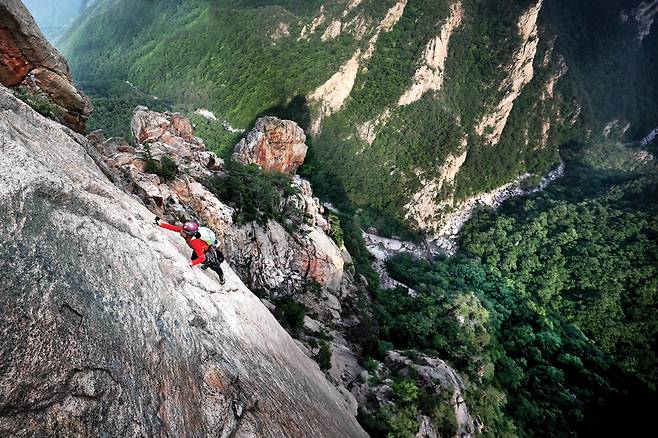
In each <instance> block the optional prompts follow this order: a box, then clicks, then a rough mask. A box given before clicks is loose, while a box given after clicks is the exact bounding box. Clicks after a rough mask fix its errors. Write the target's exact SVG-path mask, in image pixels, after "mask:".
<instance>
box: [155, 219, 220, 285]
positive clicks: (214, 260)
mask: <svg viewBox="0 0 658 438" xmlns="http://www.w3.org/2000/svg"><path fill="white" fill-rule="evenodd" d="M155 225H157V226H159V227H160V228H165V229H167V230H171V231H176V232H177V233H180V235H181V237H182V238H184V239H185V243H187V246H189V247H190V248H192V256H191V261H190V266H197V265H201V269H204V270H205V269H208V268H210V269H212V270H213V271H215V272H216V273H217V275H219V283H220V284H224V283H226V280H225V279H224V272H223V271H222V268H221V263H222V262H223V261H224V255H223V254H222V252H221V251H219V250H218V249H216V248H215V245H208V243H206V242H205V241H204V240H202V239H201V233H199V224H197V223H196V222H185V224H183V226H182V227H179V226H177V225H171V224H168V223H166V222H161V221H160V218H159V217H157V216H156V218H155ZM215 243H216V241H215Z"/></svg>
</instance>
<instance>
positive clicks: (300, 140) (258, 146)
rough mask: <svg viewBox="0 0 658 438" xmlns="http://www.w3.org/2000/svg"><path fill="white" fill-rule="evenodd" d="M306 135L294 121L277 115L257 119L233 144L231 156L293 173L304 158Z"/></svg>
mask: <svg viewBox="0 0 658 438" xmlns="http://www.w3.org/2000/svg"><path fill="white" fill-rule="evenodd" d="M305 142H306V135H305V134H304V130H303V129H302V128H300V127H299V126H298V125H297V124H296V123H295V122H293V121H290V120H280V119H277V118H276V117H263V118H261V119H258V121H257V122H256V126H255V127H254V129H253V130H251V132H249V134H247V138H245V139H242V141H240V143H238V144H237V145H236V146H235V151H234V153H233V159H235V160H236V161H239V162H240V163H243V164H258V165H259V166H260V167H262V168H263V169H264V170H276V171H278V172H283V173H290V174H294V173H295V172H297V168H298V167H299V166H301V165H302V163H303V162H304V159H305V158H306V151H307V149H308V148H307V146H306V143H305Z"/></svg>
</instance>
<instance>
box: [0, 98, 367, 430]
mask: <svg viewBox="0 0 658 438" xmlns="http://www.w3.org/2000/svg"><path fill="white" fill-rule="evenodd" d="M0 139H1V140H0V215H2V217H3V220H2V222H0V254H2V256H0V272H2V276H1V279H0V303H1V304H0V314H1V315H2V317H1V318H0V370H2V372H1V373H0V412H2V415H0V436H12V437H32V436H66V437H89V436H98V437H142V436H162V437H211V436H212V437H218V436H222V437H227V436H240V437H273V438H274V437H283V436H291V437H293V436H294V437H320V436H322V437H365V436H367V435H366V434H365V433H364V432H363V430H362V429H361V428H360V426H359V425H358V423H357V422H356V420H355V418H354V417H353V416H352V415H350V414H349V413H348V411H347V407H346V405H345V403H344V401H343V399H342V397H341V396H340V395H339V394H338V392H337V391H336V390H335V389H334V388H333V387H332V386H331V385H330V384H329V383H328V382H327V381H326V380H325V378H324V375H323V374H322V373H321V372H320V370H319V368H318V366H317V365H316V364H315V363H313V362H312V361H311V360H310V359H309V358H307V357H306V356H305V355H304V354H303V353H302V352H301V351H300V350H299V348H298V347H297V345H296V344H295V342H294V341H293V340H292V339H291V338H290V336H289V335H288V334H287V333H286V332H285V331H284V330H283V329H282V328H281V327H280V326H279V324H278V323H277V322H276V320H275V319H274V318H273V317H272V315H271V314H270V313H269V311H268V310H267V309H266V308H265V307H264V306H263V305H262V304H261V302H260V301H259V300H258V299H257V298H256V297H255V296H254V295H253V294H252V293H251V292H250V291H249V290H248V289H247V288H246V287H245V286H244V285H243V283H242V282H241V281H240V279H239V278H238V277H237V276H236V275H235V273H234V272H233V271H232V270H231V269H230V268H228V267H227V268H226V279H227V282H226V285H225V286H223V287H222V286H220V285H219V283H218V281H217V278H216V276H215V275H214V273H211V272H207V271H202V270H200V269H191V268H189V267H188V266H187V263H186V262H187V260H188V257H189V254H188V251H189V249H188V248H187V246H186V245H185V244H184V242H183V241H182V239H180V237H179V236H177V235H176V234H175V233H171V232H168V231H166V230H162V229H159V228H155V227H154V226H153V225H152V220H153V214H152V213H151V212H150V211H149V210H147V209H146V207H145V206H144V205H143V204H142V203H141V202H140V201H139V200H138V199H136V198H135V197H134V196H132V195H130V194H127V193H125V192H124V191H123V190H121V189H120V188H118V187H117V186H116V185H114V184H113V183H112V182H111V181H110V180H109V179H108V177H107V176H106V174H108V175H110V176H113V175H112V173H111V171H110V170H109V169H108V168H107V166H106V165H105V163H104V162H103V161H102V160H101V159H100V155H99V154H98V152H97V151H96V149H94V148H93V146H91V145H90V144H89V142H88V141H87V140H86V139H85V138H83V137H81V136H79V135H77V134H75V133H73V132H72V131H71V130H69V129H66V128H64V127H62V126H61V125H59V124H57V123H55V122H53V121H50V120H47V119H45V118H44V117H42V116H40V115H39V114H37V113H36V112H34V111H33V110H32V109H31V108H29V107H28V106H27V105H25V104H23V103H22V102H20V101H19V100H17V99H16V98H14V97H13V95H12V94H11V93H10V92H9V91H8V90H7V89H6V88H4V87H2V86H0Z"/></svg>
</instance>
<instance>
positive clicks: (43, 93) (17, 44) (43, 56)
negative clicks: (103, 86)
mask: <svg viewBox="0 0 658 438" xmlns="http://www.w3.org/2000/svg"><path fill="white" fill-rule="evenodd" d="M0 83H1V84H3V85H5V86H7V87H12V88H20V89H21V90H22V91H23V92H26V93H28V94H30V95H33V96H35V97H36V98H38V99H39V100H40V101H43V102H47V105H49V106H51V107H52V111H51V112H52V113H53V114H54V115H56V118H57V119H58V120H59V121H60V122H62V123H64V124H65V125H66V126H68V127H70V128H71V129H73V130H74V131H77V132H82V131H83V130H84V128H85V123H86V121H87V118H88V117H89V114H91V110H92V108H91V103H90V101H89V99H88V98H87V97H86V96H85V95H84V94H83V93H82V92H80V91H79V90H77V89H76V87H75V85H74V84H73V80H72V79H71V72H70V70H69V66H68V64H67V63H66V60H65V59H64V57H63V56H62V55H61V54H60V53H59V52H58V51H57V50H56V49H55V48H54V47H53V46H52V45H51V44H50V43H49V42H48V40H46V38H45V37H44V36H43V35H42V34H41V31H40V30H39V28H38V27H37V24H36V22H35V21H34V18H32V15H30V13H29V11H28V10H27V9H26V8H25V6H24V5H23V3H22V2H21V1H20V0H0Z"/></svg>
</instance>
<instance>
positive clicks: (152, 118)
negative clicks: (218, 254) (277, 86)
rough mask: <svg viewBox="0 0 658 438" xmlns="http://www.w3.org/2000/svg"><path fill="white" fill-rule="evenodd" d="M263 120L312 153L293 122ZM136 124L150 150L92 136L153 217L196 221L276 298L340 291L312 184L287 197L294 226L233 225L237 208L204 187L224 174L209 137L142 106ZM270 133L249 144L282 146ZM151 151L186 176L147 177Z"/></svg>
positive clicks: (339, 267) (250, 279)
mask: <svg viewBox="0 0 658 438" xmlns="http://www.w3.org/2000/svg"><path fill="white" fill-rule="evenodd" d="M261 121H262V122H261V127H262V126H266V127H267V126H273V127H274V129H276V127H281V126H282V127H284V128H283V130H284V132H293V133H294V136H288V137H289V138H291V139H293V140H291V141H290V143H288V144H289V146H290V145H292V146H290V149H293V150H294V149H304V150H305V149H306V145H304V144H303V143H301V144H300V143H299V142H300V141H303V139H304V134H303V132H301V129H300V128H299V127H297V125H296V124H294V122H290V121H282V120H279V119H275V118H267V120H266V119H262V120H261ZM131 126H132V132H133V136H134V140H135V142H136V143H143V145H141V144H140V145H139V146H137V147H133V146H130V145H129V144H127V143H126V142H125V141H122V140H121V139H115V138H112V139H109V140H105V139H104V138H103V137H102V135H101V134H100V133H93V134H92V135H91V136H90V139H91V140H92V144H93V145H94V146H95V147H96V149H97V151H98V152H99V154H100V155H101V156H102V157H103V158H104V161H105V164H106V165H107V167H108V168H109V171H110V173H111V175H112V178H113V179H114V180H115V182H116V183H117V184H118V185H119V186H120V187H121V188H123V189H124V190H126V191H127V192H129V193H134V194H135V195H137V196H138V197H139V198H140V199H141V200H142V201H143V202H144V203H145V204H146V205H147V206H148V207H149V208H150V209H151V211H152V212H153V213H154V214H158V215H160V216H162V217H166V218H168V220H171V221H179V222H183V221H185V220H189V219H192V218H193V219H196V220H197V221H199V222H200V223H203V224H206V225H207V226H209V227H210V228H212V229H213V230H214V231H215V232H216V233H217V237H218V239H219V241H220V246H221V247H222V249H223V250H224V252H225V254H226V256H227V258H228V259H229V260H230V261H231V263H232V265H233V266H235V267H236V269H237V270H238V272H239V273H240V275H241V277H242V278H243V279H244V280H245V281H246V282H247V284H248V285H249V286H250V287H252V288H257V289H260V290H265V291H268V293H270V294H271V296H273V297H280V296H282V295H294V294H296V293H299V292H301V291H303V290H304V289H305V288H306V287H307V286H308V285H309V283H317V284H319V285H320V286H321V287H323V288H326V289H328V290H336V289H338V287H339V286H340V285H341V282H342V280H343V273H344V261H343V256H342V254H341V250H340V249H339V248H338V247H337V246H336V244H335V243H334V242H333V240H331V238H329V237H328V236H327V234H326V233H325V232H328V231H329V230H330V226H329V223H328V222H327V220H326V219H325V218H324V216H323V214H324V208H323V207H322V205H321V204H320V201H319V199H318V198H317V197H315V196H314V195H313V191H312V189H311V185H310V183H309V182H308V181H306V180H304V179H302V178H300V177H298V176H296V177H295V178H293V185H294V187H295V189H296V190H295V194H294V195H292V196H290V197H288V198H287V199H286V200H285V208H286V211H288V212H289V214H288V217H289V219H290V223H289V224H280V223H278V222H275V221H269V222H268V223H267V224H266V225H260V224H257V223H249V224H246V225H242V226H240V225H238V224H235V223H234V222H233V209H232V208H230V207H228V206H227V205H225V204H224V203H222V202H221V200H219V199H217V197H216V196H215V195H214V194H213V193H212V192H210V190H208V189H207V188H206V187H205V186H204V185H203V184H201V182H200V181H203V180H204V179H205V178H208V177H212V176H216V177H220V178H222V177H224V171H223V167H224V166H223V161H222V160H221V159H220V158H218V157H217V156H216V155H215V154H214V153H212V152H211V151H208V150H206V148H205V145H204V143H203V140H202V139H200V138H198V137H195V136H194V133H193V131H192V127H191V125H190V122H189V120H188V119H187V118H186V117H184V116H182V115H180V114H172V113H164V114H161V113H157V112H153V111H149V110H148V108H146V107H137V108H136V109H135V112H134V115H133V120H132V123H131ZM275 132H276V131H275ZM254 133H256V134H254ZM258 133H260V134H258ZM271 133H272V130H271V129H268V128H265V129H262V130H258V129H256V130H254V131H252V134H253V135H250V137H248V139H249V138H259V140H258V141H257V142H260V143H259V144H260V146H257V148H261V149H259V150H263V149H266V148H270V147H271V146H272V145H273V144H274V145H276V144H277V143H275V142H274V140H273V138H281V137H283V136H282V135H279V134H277V135H278V137H276V136H273V137H268V135H270V134H271ZM279 144H282V143H281V142H280V143H279ZM238 147H239V146H238ZM238 147H236V150H237V149H238ZM248 149H249V148H246V147H245V148H244V149H242V150H243V151H244V150H248ZM147 150H148V153H149V154H150V155H151V157H152V159H153V160H155V161H156V162H159V161H160V160H161V159H162V158H163V157H164V156H167V157H169V158H170V159H171V160H172V161H173V162H174V163H175V164H176V166H177V167H178V169H179V171H180V172H179V175H178V176H177V177H175V178H174V179H172V180H170V181H165V180H164V179H163V178H162V177H160V176H158V175H155V174H152V173H147V172H146V161H145V154H146V152H147ZM266 155H267V154H266ZM271 155H272V154H271V153H270V156H271ZM281 156H284V155H281ZM326 294H328V295H330V294H329V293H328V292H326ZM332 298H333V299H334V300H335V299H336V298H335V297H333V296H332ZM338 308H339V309H340V306H338ZM335 316H336V318H338V317H339V316H340V315H339V314H336V315H335Z"/></svg>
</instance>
